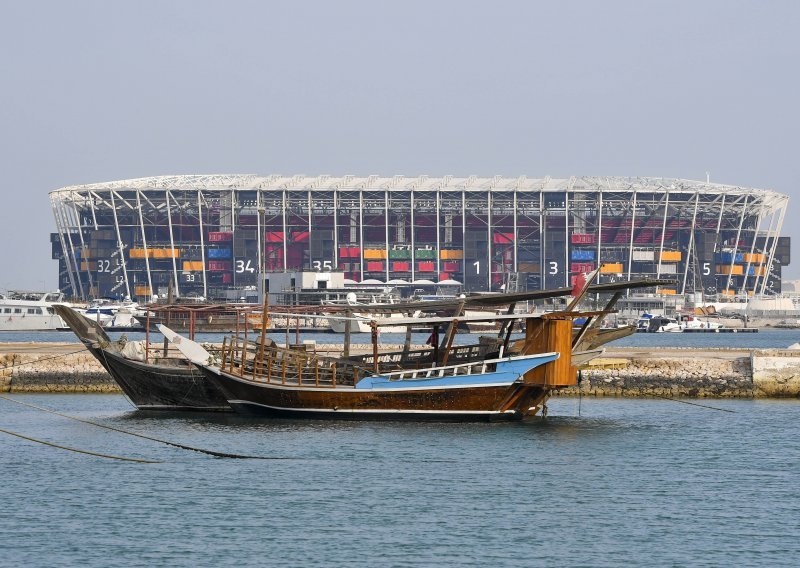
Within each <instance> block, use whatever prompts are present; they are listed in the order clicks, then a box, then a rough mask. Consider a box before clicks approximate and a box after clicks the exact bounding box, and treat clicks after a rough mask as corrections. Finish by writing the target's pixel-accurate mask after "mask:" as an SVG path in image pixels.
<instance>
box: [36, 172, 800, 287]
mask: <svg viewBox="0 0 800 568" xmlns="http://www.w3.org/2000/svg"><path fill="white" fill-rule="evenodd" d="M788 200H789V198H788V196H786V195H784V194H781V193H777V192H774V191H771V190H763V189H753V188H746V187H738V186H732V185H722V184H716V183H708V182H698V181H689V180H681V179H664V178H628V177H571V178H561V179H556V178H549V177H546V178H529V177H524V176H522V177H500V176H496V177H474V176H472V177H453V176H444V177H429V176H419V177H404V176H393V177H380V176H369V177H356V176H343V177H333V176H324V175H323V176H316V177H307V176H301V175H298V176H291V177H285V176H279V175H273V176H258V175H182V176H160V177H149V178H140V179H131V180H122V181H112V182H107V183H96V184H88V185H76V186H70V187H64V188H62V189H58V190H55V191H52V192H51V193H50V202H51V205H52V209H53V214H54V216H55V222H56V227H57V232H56V233H53V234H52V235H51V242H52V257H53V259H56V260H58V263H59V286H60V288H61V289H62V290H63V291H65V292H67V293H68V294H71V295H72V296H74V297H78V298H84V299H89V298H96V297H124V296H130V297H131V298H135V299H138V300H140V301H146V300H149V299H150V298H151V297H152V295H153V294H158V295H163V294H166V292H167V289H168V285H169V283H170V281H171V282H172V284H173V285H174V291H175V292H176V294H177V295H178V296H184V297H186V296H195V297H203V298H206V299H209V300H212V299H220V300H226V299H230V298H238V297H239V291H243V290H251V291H252V290H256V289H258V286H259V275H260V274H263V273H268V272H284V271H301V270H305V271H342V272H344V278H345V279H346V280H345V282H347V281H348V280H349V281H351V282H353V283H361V282H371V283H373V284H374V283H377V282H379V283H388V284H390V285H392V284H403V283H407V284H410V285H413V283H420V282H422V283H437V282H442V281H450V282H452V281H455V282H458V283H460V284H463V286H464V289H465V290H466V291H468V292H473V291H474V292H477V291H488V290H501V289H506V290H509V289H512V288H513V289H516V290H524V289H528V290H532V289H545V288H557V287H563V286H570V285H571V283H572V282H573V281H574V278H575V277H576V275H577V274H579V273H581V272H588V271H591V270H593V269H594V268H596V267H598V266H600V267H601V273H600V276H599V278H600V281H601V282H610V281H617V280H623V279H631V278H640V277H653V278H668V279H670V280H673V281H674V282H675V284H674V285H673V286H670V287H662V288H660V289H658V290H655V289H654V290H652V291H651V292H652V293H658V294H665V295H683V294H694V293H698V292H702V293H703V294H704V295H705V296H706V297H709V296H710V297H713V298H721V299H724V298H725V297H735V296H742V295H754V294H755V295H762V294H766V295H769V294H777V293H779V292H780V291H781V268H782V267H783V266H785V265H787V264H789V260H790V258H789V251H790V247H789V239H788V237H781V236H780V232H781V227H782V223H783V220H784V215H785V213H786V208H787V205H788Z"/></svg>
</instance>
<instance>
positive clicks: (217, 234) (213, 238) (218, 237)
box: [208, 231, 233, 243]
mask: <svg viewBox="0 0 800 568" xmlns="http://www.w3.org/2000/svg"><path fill="white" fill-rule="evenodd" d="M232 240H233V233H228V232H221V231H210V232H209V233H208V242H210V243H225V242H228V241H232Z"/></svg>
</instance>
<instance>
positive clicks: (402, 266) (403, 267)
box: [392, 261, 411, 272]
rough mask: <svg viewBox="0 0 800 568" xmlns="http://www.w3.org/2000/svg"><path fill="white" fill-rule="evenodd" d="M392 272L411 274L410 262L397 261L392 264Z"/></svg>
mask: <svg viewBox="0 0 800 568" xmlns="http://www.w3.org/2000/svg"><path fill="white" fill-rule="evenodd" d="M392 270H394V271H395V272H410V271H411V263H410V262H408V261H395V262H393V263H392Z"/></svg>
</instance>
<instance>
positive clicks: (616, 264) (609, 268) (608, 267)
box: [600, 262, 623, 274]
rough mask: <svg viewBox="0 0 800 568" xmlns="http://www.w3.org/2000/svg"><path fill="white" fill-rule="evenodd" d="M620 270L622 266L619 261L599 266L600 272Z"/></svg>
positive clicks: (619, 272) (619, 271) (614, 272)
mask: <svg viewBox="0 0 800 568" xmlns="http://www.w3.org/2000/svg"><path fill="white" fill-rule="evenodd" d="M622 271H623V267H622V263H621V262H612V263H609V264H604V265H603V266H601V267H600V273H601V274H621V273H622Z"/></svg>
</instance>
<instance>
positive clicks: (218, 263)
mask: <svg viewBox="0 0 800 568" xmlns="http://www.w3.org/2000/svg"><path fill="white" fill-rule="evenodd" d="M208 269H209V270H212V271H230V269H231V263H230V261H228V260H209V261H208Z"/></svg>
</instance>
